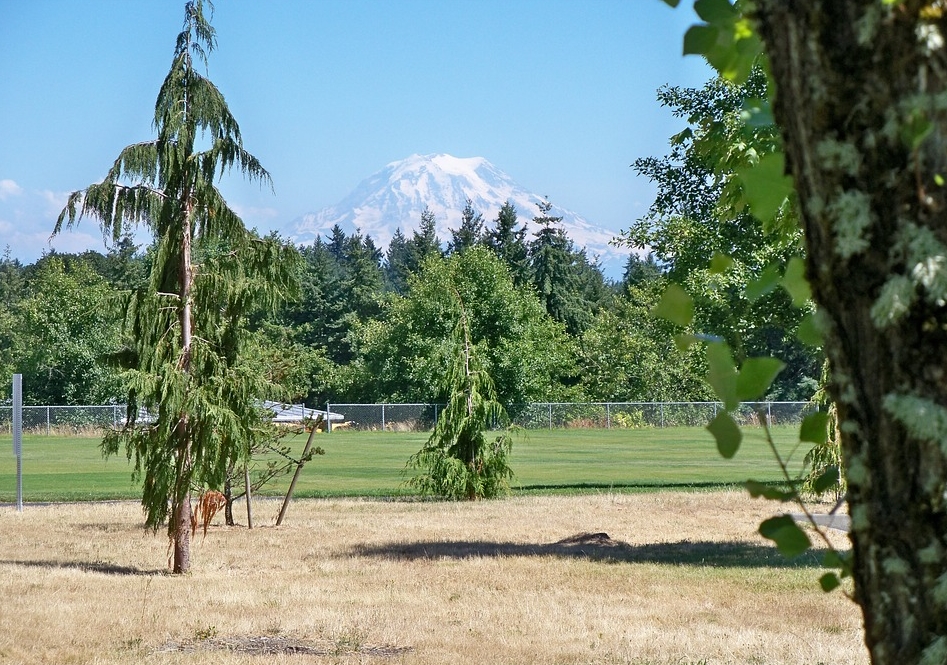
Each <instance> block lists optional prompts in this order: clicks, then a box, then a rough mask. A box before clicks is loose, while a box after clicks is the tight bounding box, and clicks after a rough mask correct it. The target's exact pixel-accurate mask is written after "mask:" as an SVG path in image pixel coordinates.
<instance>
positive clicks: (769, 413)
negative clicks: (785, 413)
mask: <svg viewBox="0 0 947 665" xmlns="http://www.w3.org/2000/svg"><path fill="white" fill-rule="evenodd" d="M766 425H767V426H768V427H771V426H772V425H773V403H772V402H766Z"/></svg>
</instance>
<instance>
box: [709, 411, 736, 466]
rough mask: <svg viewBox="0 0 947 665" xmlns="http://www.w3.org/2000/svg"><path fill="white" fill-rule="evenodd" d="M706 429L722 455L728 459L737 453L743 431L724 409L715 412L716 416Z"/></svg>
mask: <svg viewBox="0 0 947 665" xmlns="http://www.w3.org/2000/svg"><path fill="white" fill-rule="evenodd" d="M707 430H708V431H709V432H710V433H711V434H713V436H714V439H716V441H717V450H718V451H720V455H721V456H722V457H725V458H726V459H730V458H732V457H733V456H734V455H736V454H737V451H738V450H739V449H740V441H741V440H742V439H743V433H742V432H741V431H740V426H739V425H737V424H736V422H734V420H733V417H732V416H731V415H730V414H729V413H727V412H726V411H720V412H719V413H717V416H716V417H715V418H714V419H713V420H711V421H710V424H709V425H707Z"/></svg>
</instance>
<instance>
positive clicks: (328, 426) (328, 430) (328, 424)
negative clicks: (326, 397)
mask: <svg viewBox="0 0 947 665" xmlns="http://www.w3.org/2000/svg"><path fill="white" fill-rule="evenodd" d="M330 406H332V404H330V403H329V402H326V434H330V433H331V432H332V418H331V417H330V416H329V413H330V409H329V407H330Z"/></svg>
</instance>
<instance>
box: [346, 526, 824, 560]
mask: <svg viewBox="0 0 947 665" xmlns="http://www.w3.org/2000/svg"><path fill="white" fill-rule="evenodd" d="M822 554H823V552H821V551H820V550H810V551H809V552H808V553H806V554H804V555H802V556H799V557H796V558H794V559H787V558H785V557H784V556H783V555H781V554H779V552H777V551H776V548H775V547H771V546H768V545H759V544H756V543H748V542H713V541H690V540H682V541H678V542H674V543H647V544H643V545H630V544H628V543H623V542H620V541H614V540H612V539H610V538H609V537H608V535H607V534H604V533H599V534H578V535H576V536H573V537H571V538H567V539H565V540H561V541H559V542H556V543H548V544H529V543H496V542H490V541H484V540H460V541H456V540H453V541H451V540H449V541H438V542H434V541H422V542H401V543H388V544H385V545H356V546H355V547H353V548H352V549H351V550H350V551H349V552H348V553H347V554H346V556H361V557H378V558H384V559H396V560H407V561H416V560H424V559H469V558H474V557H525V556H531V557H544V556H554V557H561V558H572V559H588V560H591V561H602V562H605V563H656V564H667V565H679V566H707V567H715V568H819V567H820V565H821V564H820V561H821V559H822Z"/></svg>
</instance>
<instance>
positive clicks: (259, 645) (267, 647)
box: [155, 635, 413, 658]
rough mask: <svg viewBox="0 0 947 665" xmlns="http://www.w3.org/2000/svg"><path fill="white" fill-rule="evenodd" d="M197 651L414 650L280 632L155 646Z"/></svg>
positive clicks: (384, 653)
mask: <svg viewBox="0 0 947 665" xmlns="http://www.w3.org/2000/svg"><path fill="white" fill-rule="evenodd" d="M198 651H228V652H230V653H241V654H247V655H251V656H276V655H284V654H290V655H306V656H341V655H347V654H358V655H362V656H373V657H376V658H394V657H395V656H400V655H403V654H406V653H409V652H411V651H413V648H412V647H399V646H392V645H381V646H372V645H369V644H350V643H339V642H329V641H327V640H325V641H316V640H303V639H299V638H295V637H283V636H279V635H276V636H259V637H252V636H244V637H209V638H206V639H192V640H184V641H182V642H166V643H165V644H163V645H161V646H160V647H159V648H158V649H156V650H155V652H156V653H169V652H185V653H194V652H198Z"/></svg>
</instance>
